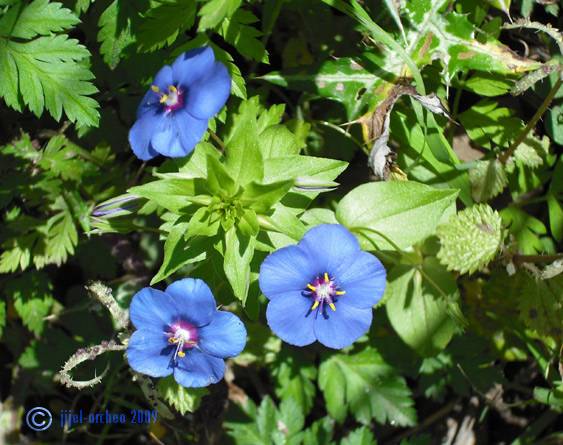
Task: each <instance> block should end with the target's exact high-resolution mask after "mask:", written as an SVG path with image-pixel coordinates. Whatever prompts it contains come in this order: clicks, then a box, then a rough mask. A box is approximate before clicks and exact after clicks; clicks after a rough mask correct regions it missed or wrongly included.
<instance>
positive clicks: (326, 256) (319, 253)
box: [299, 224, 360, 278]
mask: <svg viewBox="0 0 563 445" xmlns="http://www.w3.org/2000/svg"><path fill="white" fill-rule="evenodd" d="M299 247H301V248H302V249H303V250H306V251H307V253H308V254H309V255H310V256H311V257H312V258H313V259H314V261H315V264H316V266H317V269H318V270H317V272H316V273H317V274H322V273H324V272H328V273H329V274H332V275H334V273H335V271H336V270H337V268H338V266H339V265H340V264H342V263H343V262H345V261H347V260H348V259H349V258H350V257H352V256H354V255H357V254H358V253H359V252H360V244H359V243H358V240H357V239H356V238H355V237H354V235H352V233H350V231H349V230H348V229H346V227H344V226H342V225H340V224H321V225H319V226H316V227H313V228H312V229H311V230H309V231H308V232H307V233H306V234H305V236H303V239H302V240H301V241H300V242H299ZM337 278H338V277H337Z"/></svg>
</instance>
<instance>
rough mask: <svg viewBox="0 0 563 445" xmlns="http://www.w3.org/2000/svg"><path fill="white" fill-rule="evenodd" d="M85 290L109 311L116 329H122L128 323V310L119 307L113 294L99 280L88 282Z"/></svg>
mask: <svg viewBox="0 0 563 445" xmlns="http://www.w3.org/2000/svg"><path fill="white" fill-rule="evenodd" d="M86 290H87V291H88V292H89V293H90V295H91V296H92V297H94V298H95V299H96V300H98V301H99V302H100V303H102V304H103V305H104V306H105V307H106V308H107V309H108V310H109V312H110V314H111V317H112V318H113V322H114V324H115V327H116V329H117V330H118V331H122V330H124V329H126V328H127V326H128V325H129V311H127V310H126V309H123V308H121V307H120V306H119V305H118V304H117V301H115V298H113V295H112V293H111V289H110V288H109V287H107V286H106V285H105V284H103V283H101V282H100V281H93V282H91V283H88V285H87V286H86Z"/></svg>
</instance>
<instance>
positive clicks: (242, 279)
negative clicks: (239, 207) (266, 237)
mask: <svg viewBox="0 0 563 445" xmlns="http://www.w3.org/2000/svg"><path fill="white" fill-rule="evenodd" d="M255 245H256V238H254V237H248V236H244V235H243V234H242V233H241V232H240V231H239V230H237V228H236V227H234V226H233V227H231V228H230V229H229V230H228V231H227V232H226V233H225V250H224V263H223V268H224V270H225V275H226V276H227V279H228V280H229V283H230V285H231V287H232V289H233V293H234V295H235V297H236V298H237V299H239V300H240V301H241V303H242V305H243V306H244V304H245V303H246V297H247V296H248V288H249V286H250V261H252V257H253V256H254V247H255Z"/></svg>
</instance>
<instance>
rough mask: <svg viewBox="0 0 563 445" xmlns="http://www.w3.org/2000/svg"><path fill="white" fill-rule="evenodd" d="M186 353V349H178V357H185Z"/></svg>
mask: <svg viewBox="0 0 563 445" xmlns="http://www.w3.org/2000/svg"><path fill="white" fill-rule="evenodd" d="M185 356H186V353H185V352H184V351H178V357H185Z"/></svg>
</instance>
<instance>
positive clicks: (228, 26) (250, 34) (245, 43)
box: [219, 9, 269, 63]
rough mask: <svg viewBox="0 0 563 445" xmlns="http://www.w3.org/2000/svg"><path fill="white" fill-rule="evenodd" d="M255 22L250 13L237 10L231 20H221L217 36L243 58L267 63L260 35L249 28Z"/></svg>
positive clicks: (253, 16)
mask: <svg viewBox="0 0 563 445" xmlns="http://www.w3.org/2000/svg"><path fill="white" fill-rule="evenodd" d="M257 21H258V19H257V18H256V16H255V15H254V14H252V13H251V12H250V11H244V10H241V9H239V10H238V11H237V12H235V13H234V14H233V15H232V17H231V18H225V19H224V20H223V22H222V23H221V28H220V29H219V34H221V36H222V37H223V38H224V39H225V41H227V42H228V43H230V44H231V45H233V46H234V47H235V48H236V49H237V51H238V52H239V53H240V54H242V55H243V56H244V57H246V58H248V59H251V60H256V61H257V62H263V63H268V62H269V61H268V52H267V51H266V48H265V47H264V44H263V43H262V41H261V40H260V39H259V37H261V36H262V33H261V32H260V31H258V30H257V29H256V28H254V27H253V26H250V25H252V24H253V23H256V22H257Z"/></svg>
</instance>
